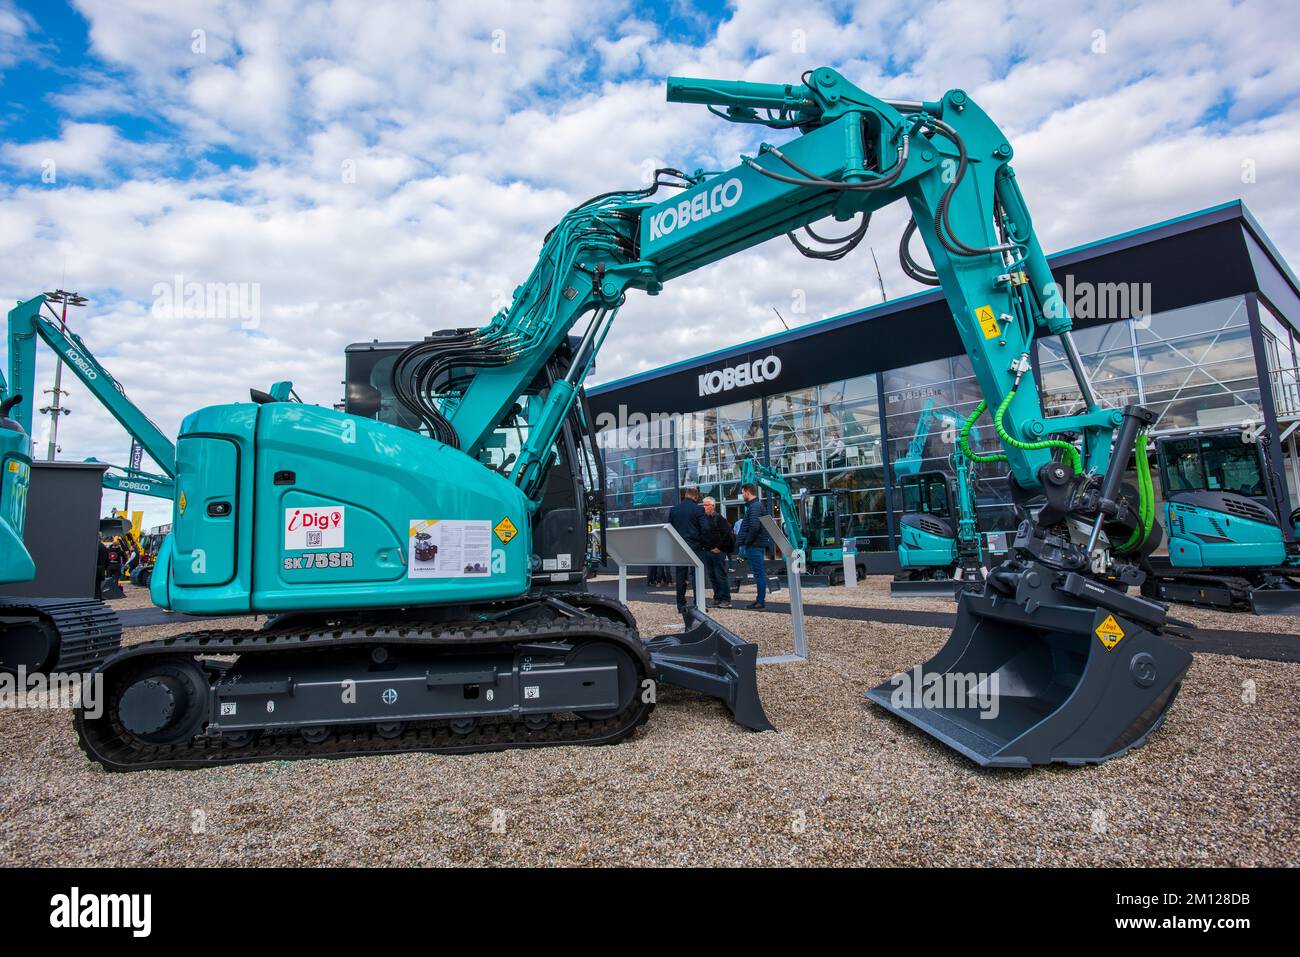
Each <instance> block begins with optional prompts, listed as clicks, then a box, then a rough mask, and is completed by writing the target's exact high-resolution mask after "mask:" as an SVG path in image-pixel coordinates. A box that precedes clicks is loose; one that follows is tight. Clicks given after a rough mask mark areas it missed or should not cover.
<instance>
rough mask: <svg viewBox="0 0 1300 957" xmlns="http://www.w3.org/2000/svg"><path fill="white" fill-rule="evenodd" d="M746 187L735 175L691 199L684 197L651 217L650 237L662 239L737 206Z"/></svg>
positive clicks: (703, 190) (701, 191)
mask: <svg viewBox="0 0 1300 957" xmlns="http://www.w3.org/2000/svg"><path fill="white" fill-rule="evenodd" d="M744 188H745V187H744V184H743V183H741V182H740V180H738V179H736V178H735V177H734V176H733V177H732V178H731V179H729V180H727V181H726V182H725V183H722V184H721V185H718V186H715V187H713V188H712V189H702V190H700V191H699V192H698V193H696V194H695V195H694V196H692V197H691V198H690V199H684V200H682V201H681V202H680V203H678V204H677V205H676V206H669V207H668V208H667V209H665V210H662V211H661V212H658V213H656V214H655V215H653V216H651V217H650V238H651V239H661V238H662V237H664V236H667V235H668V234H669V233H671V232H672V231H673V230H674V229H678V228H680V227H682V226H689V225H690V224H691V223H698V222H699V221H700V220H701V219H708V218H709V217H710V216H712V215H713V214H714V213H720V212H722V211H723V210H724V209H727V208H729V207H731V206H735V205H736V204H737V203H738V202H740V194H741V192H743V191H744Z"/></svg>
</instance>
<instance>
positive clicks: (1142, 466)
mask: <svg viewBox="0 0 1300 957" xmlns="http://www.w3.org/2000/svg"><path fill="white" fill-rule="evenodd" d="M1146 446H1147V440H1146V436H1145V435H1139V436H1138V439H1137V442H1136V443H1134V448H1133V455H1134V457H1135V458H1136V459H1137V461H1136V462H1135V463H1134V464H1135V467H1136V469H1137V478H1138V523H1139V524H1138V527H1137V528H1135V529H1133V534H1132V535H1130V536H1129V538H1128V541H1126V542H1125V543H1124V544H1123V545H1120V546H1119V547H1118V548H1117V549H1116V551H1118V552H1121V553H1123V552H1131V551H1134V550H1135V549H1138V548H1141V547H1142V545H1143V543H1144V542H1146V540H1147V537H1148V536H1149V535H1150V534H1151V527H1152V525H1154V524H1155V517H1156V508H1155V497H1156V495H1155V486H1154V484H1153V483H1152V481H1151V462H1150V461H1149V460H1148V459H1147V451H1146Z"/></svg>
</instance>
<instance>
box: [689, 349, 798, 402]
mask: <svg viewBox="0 0 1300 957" xmlns="http://www.w3.org/2000/svg"><path fill="white" fill-rule="evenodd" d="M780 374H781V360H780V358H779V357H777V356H768V357H767V358H765V359H755V360H754V361H753V362H743V363H741V364H740V365H736V366H729V367H727V368H726V369H715V370H714V371H713V372H702V373H700V395H701V396H706V395H717V394H718V393H719V392H730V391H731V390H732V389H735V388H737V387H743V386H747V385H758V384H759V383H760V382H771V381H772V380H774V379H775V378H776V377H777V376H779V375H780Z"/></svg>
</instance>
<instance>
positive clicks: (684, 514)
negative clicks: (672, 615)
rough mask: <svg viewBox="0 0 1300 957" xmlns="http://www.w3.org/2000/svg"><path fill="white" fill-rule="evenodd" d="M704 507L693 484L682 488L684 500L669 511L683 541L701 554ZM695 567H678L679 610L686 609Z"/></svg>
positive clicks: (679, 611) (671, 520)
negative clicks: (689, 586) (688, 589)
mask: <svg viewBox="0 0 1300 957" xmlns="http://www.w3.org/2000/svg"><path fill="white" fill-rule="evenodd" d="M704 522H705V515H704V509H703V508H702V507H701V506H700V490H699V489H698V488H696V487H695V486H693V485H690V486H687V487H686V488H684V489H682V500H681V501H680V502H678V503H677V504H676V505H674V506H673V507H672V508H671V509H670V510H669V512H668V523H669V524H670V525H672V527H673V528H675V529H677V534H678V535H680V536H681V537H682V541H684V542H686V544H687V545H689V546H690V547H691V550H692V551H694V552H695V553H696V554H700V553H701V550H702V548H703V545H704ZM694 579H695V569H694V568H693V567H692V568H685V567H682V566H679V567H678V568H677V611H678V613H681V612H684V611H685V610H686V589H687V587H688V583H689V584H690V585H691V586H692V587H693V583H694Z"/></svg>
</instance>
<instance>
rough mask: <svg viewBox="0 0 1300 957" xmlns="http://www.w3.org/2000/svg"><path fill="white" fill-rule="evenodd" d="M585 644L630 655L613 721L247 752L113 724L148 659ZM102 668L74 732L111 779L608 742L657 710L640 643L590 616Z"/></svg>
mask: <svg viewBox="0 0 1300 957" xmlns="http://www.w3.org/2000/svg"><path fill="white" fill-rule="evenodd" d="M434 629H437V630H434ZM584 638H586V639H596V640H602V641H609V642H612V643H614V644H617V645H620V646H621V647H623V648H625V649H626V650H627V651H629V652H630V653H631V655H632V659H633V661H634V662H635V663H636V666H637V668H638V670H639V672H640V673H639V674H638V676H637V680H636V687H637V689H638V693H637V694H636V695H635V696H634V698H633V700H632V701H631V702H630V703H629V704H628V706H627V707H626V708H624V710H623V711H622V712H620V713H619V714H618V715H615V716H614V717H612V718H606V719H603V720H585V719H580V718H577V717H573V718H570V719H567V720H563V721H552V722H551V724H550V725H548V726H547V727H545V728H543V729H541V730H539V731H530V730H529V729H528V728H527V727H526V726H525V725H524V723H523V722H522V721H520V720H513V719H510V718H493V719H481V720H480V721H479V723H478V725H477V726H476V727H475V728H474V730H473V731H471V732H470V733H469V734H466V735H460V734H456V733H455V732H453V731H452V730H451V728H450V724H449V722H448V721H426V722H418V723H410V724H408V726H407V728H406V729H405V731H404V732H403V733H402V734H401V735H400V736H398V737H396V738H384V737H381V736H380V735H378V734H376V733H375V732H374V727H375V726H374V725H358V726H351V727H348V728H345V729H342V730H337V731H335V732H334V733H333V734H332V735H331V736H330V738H329V739H328V740H326V741H323V742H320V743H319V744H310V743H308V742H307V741H304V740H303V738H302V736H301V735H299V734H298V732H297V731H282V730H277V731H264V732H261V733H260V734H259V735H258V736H257V738H256V739H255V740H253V741H252V742H250V743H248V744H246V745H245V746H243V747H238V746H236V745H233V744H231V743H229V738H226V739H223V738H221V737H211V738H208V737H196V738H194V739H192V740H191V741H190V742H189V743H187V744H183V745H151V744H146V743H144V742H140V741H138V740H136V739H134V738H132V737H131V736H130V735H129V734H128V733H127V732H126V731H125V730H124V729H123V728H122V727H121V725H120V724H119V723H118V722H117V720H116V709H117V702H118V700H119V698H120V697H121V689H119V688H115V687H114V682H113V678H114V672H118V671H119V670H120V669H121V668H122V667H123V666H124V665H126V664H130V663H133V662H141V661H144V660H145V659H146V658H149V657H154V656H173V655H180V656H184V657H195V656H200V655H213V656H219V655H249V654H261V653H268V652H274V653H284V652H310V651H326V650H331V651H332V650H337V649H340V648H345V647H348V646H366V645H377V644H378V645H390V646H392V645H406V646H424V647H426V648H428V649H430V650H446V649H448V648H455V647H459V648H465V649H469V648H473V647H475V646H479V645H502V644H504V645H513V644H522V643H533V642H551V641H572V640H580V639H584ZM99 670H100V671H102V672H104V674H105V682H104V684H105V694H106V698H107V703H106V707H105V711H104V714H103V715H102V716H100V717H99V718H97V719H89V718H87V717H86V715H85V713H84V711H82V710H80V709H78V710H77V712H76V715H75V725H76V729H77V737H78V740H79V741H80V744H81V747H82V750H84V751H85V752H86V754H87V755H88V756H89V757H90V759H91V760H93V761H96V762H98V763H99V764H101V765H103V767H104V768H106V769H107V770H109V771H136V770H145V769H149V768H204V767H216V766H220V765H230V764H249V763H253V762H257V761H285V760H297V759H301V758H345V757H354V756H357V755H364V754H401V753H408V752H413V751H429V752H434V753H439V754H462V753H467V752H474V751H500V750H505V749H507V748H533V747H547V746H552V745H587V744H612V743H614V742H616V741H619V740H621V739H623V738H625V737H627V736H628V735H629V734H631V733H632V732H633V731H634V730H635V729H636V728H637V727H639V726H640V725H641V724H643V723H645V721H646V719H647V718H649V716H650V712H651V711H652V710H653V708H654V704H653V702H646V701H642V700H641V698H642V696H641V694H640V693H639V689H640V687H641V682H642V680H643V679H645V678H646V677H648V675H649V674H650V659H649V655H648V654H647V653H646V651H645V649H644V647H643V646H642V644H641V641H640V639H639V638H637V637H636V635H635V633H634V632H632V631H630V630H629V629H627V628H624V627H623V626H621V625H618V624H615V623H613V622H609V621H605V620H603V619H600V618H594V617H593V618H573V619H558V620H554V621H541V622H539V621H521V622H501V623H496V624H488V625H479V624H465V625H461V626H456V625H442V626H436V625H430V624H429V623H427V622H419V621H417V622H409V623H393V622H385V623H382V624H376V625H373V626H365V627H354V628H339V629H334V630H323V631H316V632H311V631H300V630H298V629H293V628H289V629H284V630H270V631H266V630H252V629H250V630H244V631H203V632H195V633H192V634H188V635H176V636H174V637H171V638H163V639H160V640H158V641H153V642H149V643H147V644H142V645H134V646H132V647H130V648H127V649H125V650H123V651H122V652H121V653H120V654H118V655H117V656H115V657H114V658H113V659H112V660H111V661H108V662H106V663H105V664H104V665H103V666H102V667H101V668H100V669H99Z"/></svg>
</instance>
